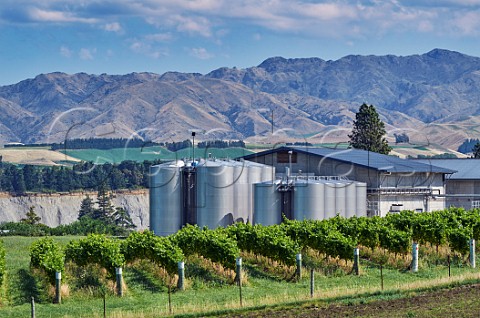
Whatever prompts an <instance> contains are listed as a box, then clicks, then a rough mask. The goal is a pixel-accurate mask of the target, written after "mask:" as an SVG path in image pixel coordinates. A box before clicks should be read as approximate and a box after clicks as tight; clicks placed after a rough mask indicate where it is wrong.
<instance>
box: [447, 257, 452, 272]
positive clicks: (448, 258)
mask: <svg viewBox="0 0 480 318" xmlns="http://www.w3.org/2000/svg"><path fill="white" fill-rule="evenodd" d="M447 263H448V277H451V276H452V275H451V270H450V268H451V265H450V254H448V256H447Z"/></svg>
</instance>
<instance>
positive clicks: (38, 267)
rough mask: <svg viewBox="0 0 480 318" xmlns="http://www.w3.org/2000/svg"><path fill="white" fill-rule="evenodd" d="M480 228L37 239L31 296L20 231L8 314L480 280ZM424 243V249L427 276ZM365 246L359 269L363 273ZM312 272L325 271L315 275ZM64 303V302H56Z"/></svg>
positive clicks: (376, 221) (345, 224) (253, 230)
mask: <svg viewBox="0 0 480 318" xmlns="http://www.w3.org/2000/svg"><path fill="white" fill-rule="evenodd" d="M479 236H480V210H470V211H465V210H463V209H456V208H450V209H446V210H442V211H436V212H432V213H415V212H411V211H402V212H401V213H398V214H390V215H388V216H387V217H385V218H379V217H372V218H365V217H353V218H349V219H346V218H343V217H339V216H337V217H335V218H332V219H329V220H322V221H311V220H303V221H292V220H284V222H283V223H282V224H280V225H275V226H262V225H250V224H241V223H239V224H234V225H231V226H229V227H227V228H218V229H215V230H210V229H207V228H199V227H197V226H191V225H188V226H186V227H184V228H183V229H182V230H180V231H179V232H177V233H176V234H174V235H171V236H169V237H158V236H155V235H154V234H153V233H152V232H149V231H145V232H133V233H131V234H130V235H129V236H128V237H126V238H110V237H106V236H105V235H96V234H91V235H89V236H87V237H81V238H78V237H73V238H61V239H60V238H52V237H45V238H41V239H36V240H34V241H33V242H32V241H29V243H28V248H29V254H28V255H26V256H25V260H26V261H27V262H28V264H27V266H26V267H24V268H22V269H17V273H20V274H21V275H23V279H26V278H28V279H29V280H30V284H31V286H30V289H29V291H30V294H29V292H28V291H27V290H23V291H22V292H21V293H20V292H19V290H17V289H18V288H17V289H16V287H15V285H16V284H18V281H15V277H14V274H13V273H14V272H15V267H14V266H17V265H16V264H17V263H19V262H18V260H16V259H15V260H14V259H10V261H9V256H10V253H14V252H13V251H14V250H15V248H14V247H13V246H10V244H14V243H13V241H9V240H14V239H15V238H5V239H4V241H5V244H1V245H0V282H2V281H3V287H2V289H1V290H2V291H3V292H2V293H0V295H1V297H2V298H1V299H2V302H1V303H2V305H3V306H2V307H1V308H0V316H2V315H3V314H2V312H3V313H4V314H8V316H10V315H12V316H16V315H18V317H20V316H25V314H24V313H25V311H24V312H23V315H22V314H21V312H22V311H21V310H19V311H15V310H13V308H15V307H18V306H20V307H21V308H25V310H26V308H27V305H28V303H29V300H30V299H29V298H30V297H29V296H33V297H35V298H36V300H37V302H39V304H38V305H39V306H45V307H40V308H45V310H47V312H49V313H50V315H52V310H53V311H54V310H56V311H55V312H57V315H71V316H82V315H83V316H85V317H87V316H91V315H93V313H94V305H90V304H94V303H95V301H97V300H98V299H102V297H103V299H105V297H107V298H108V300H109V302H110V303H112V306H113V307H112V308H113V309H111V310H113V311H126V312H137V313H138V312H139V311H141V312H142V315H143V316H149V315H148V313H147V312H148V311H149V310H151V311H152V317H153V316H158V315H160V314H162V313H163V314H165V315H168V314H169V313H172V312H173V313H189V312H190V313H191V312H199V311H200V312H204V311H216V310H226V309H228V308H238V307H239V306H240V305H239V303H238V301H237V300H238V297H239V296H238V292H237V291H236V289H237V288H239V287H240V288H241V287H243V291H244V295H243V297H244V298H245V300H244V303H243V304H242V305H243V306H244V307H245V306H246V307H252V306H263V305H266V304H271V303H273V302H279V301H280V302H282V301H283V302H291V301H298V300H300V299H307V298H308V295H309V293H308V286H309V282H310V284H313V285H311V286H310V287H311V288H313V287H314V288H315V291H313V292H312V294H311V296H314V298H328V297H336V296H338V295H349V294H358V293H375V292H378V291H379V290H380V289H381V288H382V289H383V288H385V290H389V289H390V290H397V291H398V290H403V289H408V288H413V287H411V286H415V287H414V288H423V287H427V286H429V284H434V283H433V282H432V281H436V282H437V283H438V284H440V283H441V284H446V283H452V282H459V281H462V280H468V279H478V278H479V275H478V273H477V272H476V269H475V268H473V267H474V263H473V262H472V258H471V257H470V252H471V249H470V242H471V240H472V239H474V240H478V239H479ZM25 240H26V238H25ZM25 242H27V241H25ZM413 243H418V244H419V246H420V249H419V261H418V272H416V273H414V272H413V271H412V244H413ZM25 244H26V243H25ZM3 245H5V247H4V246H3ZM17 245H18V244H17ZM9 246H10V248H9ZM356 248H359V250H360V272H359V275H356V272H355V271H354V270H353V266H354V249H356ZM473 251H474V250H473ZM473 251H472V252H473ZM299 254H300V255H301V256H302V257H301V258H300V264H299V258H298V255H299ZM473 256H474V255H473ZM239 258H242V259H243V267H242V268H241V269H240V272H239V271H238V268H237V266H238V259H239ZM473 260H474V259H473ZM9 262H10V263H9ZM182 262H184V264H185V265H184V267H183V265H182V266H180V263H182ZM9 264H10V265H9ZM14 264H15V265H14ZM182 264H183V263H182ZM299 265H300V267H301V268H297V267H298V266H299ZM5 268H6V269H7V271H6V274H5ZM447 268H448V274H447ZM122 269H123V272H122ZM302 269H303V270H302ZM379 269H380V271H379ZM382 270H383V271H382ZM450 271H451V273H450ZM58 273H61V275H59V274H58ZM122 273H123V276H122ZM239 275H240V276H241V279H240V281H239V279H238V278H239V277H238V276H239ZM309 275H315V277H316V281H315V283H312V281H311V279H313V276H311V277H309ZM379 275H382V276H381V285H380V280H379ZM59 277H60V278H61V282H59V281H58V280H59ZM384 280H385V282H384ZM384 283H385V286H384ZM23 284H24V283H23ZM380 286H381V287H380ZM409 286H410V287H409ZM240 290H241V289H240ZM334 290H336V293H338V294H336V293H333V291H334ZM119 291H121V294H119ZM56 293H61V297H60V295H56ZM119 295H122V296H123V297H119ZM147 295H148V296H147ZM210 297H211V298H212V299H210ZM60 299H62V301H61V304H56V305H53V304H52V303H53V302H60V301H59V300H60ZM152 299H156V300H155V301H153V300H152ZM160 300H162V301H160ZM140 304H141V305H140ZM159 304H160V305H159ZM200 304H202V305H200ZM205 304H206V305H205ZM208 304H210V305H208ZM214 304H215V305H214ZM52 306H53V307H52ZM76 306H78V309H72V307H75V308H76ZM205 306H207V307H205ZM208 306H210V307H208ZM47 308H48V309H47ZM62 308H63V309H62ZM80 308H83V309H80ZM140 308H141V309H140ZM149 308H150V309H149ZM97 309H98V308H97ZM62 310H64V311H62ZM89 310H91V311H89ZM58 313H62V314H58ZM153 313H155V314H156V315H154V314H153ZM96 314H98V315H99V316H100V313H99V312H97V313H96ZM139 316H141V315H139ZM129 317H136V316H135V314H132V315H131V316H129Z"/></svg>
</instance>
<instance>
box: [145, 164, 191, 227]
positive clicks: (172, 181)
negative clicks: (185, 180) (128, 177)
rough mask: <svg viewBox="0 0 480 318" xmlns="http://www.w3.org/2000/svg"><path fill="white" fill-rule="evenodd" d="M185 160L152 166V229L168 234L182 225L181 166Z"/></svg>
mask: <svg viewBox="0 0 480 318" xmlns="http://www.w3.org/2000/svg"><path fill="white" fill-rule="evenodd" d="M182 166H183V161H176V162H172V163H167V164H161V165H156V166H152V167H151V168H150V230H152V231H153V232H154V233H155V234H156V235H159V236H167V235H170V234H173V233H175V232H177V231H178V230H179V229H180V228H181V226H182V206H181V195H182V190H181V168H182Z"/></svg>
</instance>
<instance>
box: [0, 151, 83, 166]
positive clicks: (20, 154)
mask: <svg viewBox="0 0 480 318" xmlns="http://www.w3.org/2000/svg"><path fill="white" fill-rule="evenodd" d="M0 156H2V161H4V162H12V163H16V164H34V165H43V166H52V165H57V164H59V163H62V162H66V161H68V162H71V163H75V162H78V161H80V160H79V159H77V158H74V157H70V156H68V155H65V154H63V153H60V152H57V151H52V150H49V149H46V148H36V147H35V148H4V149H0Z"/></svg>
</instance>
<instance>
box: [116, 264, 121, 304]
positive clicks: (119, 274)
mask: <svg viewBox="0 0 480 318" xmlns="http://www.w3.org/2000/svg"><path fill="white" fill-rule="evenodd" d="M115 274H116V278H117V296H119V297H122V296H123V286H122V282H123V279H122V268H121V267H117V268H115Z"/></svg>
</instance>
